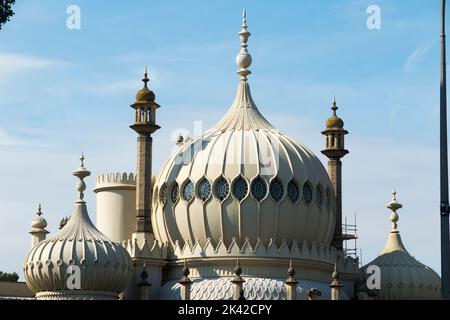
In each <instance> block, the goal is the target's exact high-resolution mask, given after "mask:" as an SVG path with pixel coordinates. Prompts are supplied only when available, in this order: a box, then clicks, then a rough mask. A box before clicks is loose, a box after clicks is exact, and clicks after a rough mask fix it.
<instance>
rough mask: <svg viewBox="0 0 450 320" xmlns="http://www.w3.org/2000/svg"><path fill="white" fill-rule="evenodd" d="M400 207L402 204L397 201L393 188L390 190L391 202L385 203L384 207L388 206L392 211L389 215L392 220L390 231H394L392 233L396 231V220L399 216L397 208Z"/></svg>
mask: <svg viewBox="0 0 450 320" xmlns="http://www.w3.org/2000/svg"><path fill="white" fill-rule="evenodd" d="M402 207H403V205H402V204H401V203H399V202H398V201H397V191H395V188H394V190H393V191H392V200H391V202H389V203H388V204H387V205H386V208H388V209H390V210H391V211H392V213H391V216H390V219H391V221H392V230H391V232H394V233H396V232H398V231H397V222H398V219H399V217H398V214H397V210H398V209H401V208H402Z"/></svg>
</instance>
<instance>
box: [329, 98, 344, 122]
mask: <svg viewBox="0 0 450 320" xmlns="http://www.w3.org/2000/svg"><path fill="white" fill-rule="evenodd" d="M337 109H338V107H337V105H336V98H334V99H333V106H332V107H331V110H333V115H332V116H331V117H330V118H328V120H327V122H326V126H327V129H331V128H338V129H342V128H344V121H342V119H341V118H339V117H338V116H337V115H336V111H337Z"/></svg>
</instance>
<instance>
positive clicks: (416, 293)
mask: <svg viewBox="0 0 450 320" xmlns="http://www.w3.org/2000/svg"><path fill="white" fill-rule="evenodd" d="M387 207H388V208H389V209H391V210H392V214H391V217H390V218H391V221H392V223H393V227H392V230H391V232H390V233H389V237H388V240H387V243H386V246H385V248H384V250H383V251H382V252H381V253H380V254H379V256H378V257H377V258H375V259H374V260H373V261H372V262H370V263H368V264H367V265H366V266H364V267H363V268H362V271H363V274H367V273H366V270H367V268H368V267H369V266H371V265H375V266H378V267H379V268H380V271H381V278H380V282H381V283H380V286H381V287H380V289H379V290H377V295H376V299H379V300H436V299H441V279H440V277H439V275H438V274H437V273H436V272H434V271H433V270H432V269H431V268H430V267H427V266H426V265H424V264H422V263H420V262H419V261H417V260H416V259H415V258H414V257H412V256H411V255H410V254H409V252H408V251H407V250H406V248H405V246H404V245H403V242H402V239H401V237H400V232H399V231H398V230H397V222H398V214H397V212H396V210H397V209H400V208H401V207H402V205H401V204H400V203H398V202H397V199H396V192H395V191H394V192H393V198H392V201H391V202H389V203H388V204H387Z"/></svg>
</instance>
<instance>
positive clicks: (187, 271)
mask: <svg viewBox="0 0 450 320" xmlns="http://www.w3.org/2000/svg"><path fill="white" fill-rule="evenodd" d="M190 273H191V272H190V271H189V267H188V261H187V259H185V260H184V266H183V270H182V274H183V276H184V277H185V278H187V277H188V276H189V274H190Z"/></svg>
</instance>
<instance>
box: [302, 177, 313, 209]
mask: <svg viewBox="0 0 450 320" xmlns="http://www.w3.org/2000/svg"><path fill="white" fill-rule="evenodd" d="M303 199H305V202H306V204H310V203H311V201H312V189H311V186H310V185H309V183H308V182H305V184H304V185H303Z"/></svg>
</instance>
